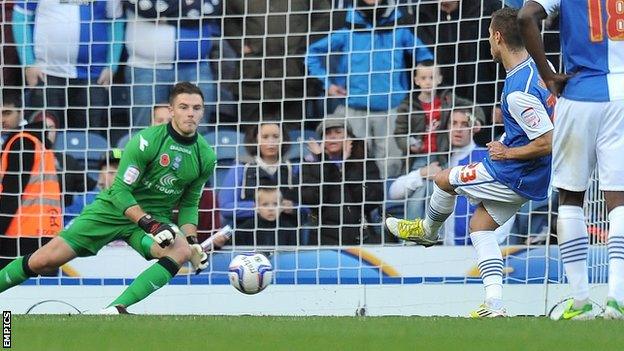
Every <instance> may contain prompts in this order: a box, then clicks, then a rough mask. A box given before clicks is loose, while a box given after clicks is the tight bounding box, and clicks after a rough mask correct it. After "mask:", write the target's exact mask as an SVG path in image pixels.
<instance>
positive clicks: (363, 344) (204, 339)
mask: <svg viewBox="0 0 624 351" xmlns="http://www.w3.org/2000/svg"><path fill="white" fill-rule="evenodd" d="M621 327H622V322H620V321H606V320H595V321H587V322H554V321H551V320H549V319H546V318H531V317H516V318H501V319H486V320H469V319H464V318H447V317H255V316H241V317H225V316H76V315H73V316H62V315H35V316H19V315H14V316H13V326H12V333H13V349H15V350H89V351H93V350H150V351H151V350H185V349H186V350H188V349H202V350H237V349H238V350H240V349H241V348H248V349H249V350H323V351H329V350H384V351H390V350H479V351H483V350H505V351H508V350H549V351H554V350H566V351H569V350H583V349H591V350H601V351H605V350H621V349H622V344H624V335H623V334H622V333H621V332H620V331H621Z"/></svg>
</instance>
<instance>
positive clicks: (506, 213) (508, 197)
mask: <svg viewBox="0 0 624 351" xmlns="http://www.w3.org/2000/svg"><path fill="white" fill-rule="evenodd" d="M449 182H450V183H451V185H452V186H453V187H454V188H455V192H456V193H457V194H459V195H463V196H465V197H467V198H468V201H470V202H471V203H472V204H474V205H476V204H479V203H482V204H483V207H485V210H486V211H487V212H488V213H489V214H490V216H492V219H494V221H495V222H496V223H498V224H499V225H503V224H504V223H505V222H507V220H509V218H511V217H513V215H515V214H516V212H518V209H519V208H520V207H521V206H522V205H524V203H525V202H527V201H528V200H527V199H526V198H524V197H523V196H520V195H518V194H516V193H515V192H514V191H513V190H511V189H509V188H508V187H507V186H506V185H504V184H502V183H499V182H498V181H496V180H495V179H494V178H493V177H492V175H491V174H490V173H489V172H488V171H487V169H485V166H484V165H483V163H481V162H478V163H471V164H469V165H467V166H457V167H453V168H451V172H450V174H449Z"/></svg>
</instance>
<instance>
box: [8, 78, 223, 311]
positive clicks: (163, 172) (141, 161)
mask: <svg viewBox="0 0 624 351" xmlns="http://www.w3.org/2000/svg"><path fill="white" fill-rule="evenodd" d="M169 105H170V106H169V111H170V113H171V114H172V121H171V122H170V123H169V124H165V125H160V126H155V127H150V128H147V129H145V130H143V131H141V132H140V133H138V134H137V135H136V136H134V137H133V138H132V139H131V140H130V141H129V142H128V144H127V145H126V147H125V149H124V152H123V155H122V157H121V161H120V164H119V172H118V174H117V177H116V178H115V181H114V183H113V185H112V186H111V187H110V188H109V189H108V190H106V191H103V192H102V193H100V195H98V197H97V199H96V200H95V201H94V202H93V203H92V204H91V205H89V206H87V207H85V209H84V211H83V212H82V213H81V214H80V216H79V217H78V218H76V220H75V221H74V222H73V223H72V225H71V226H70V227H69V228H67V229H65V230H64V231H62V232H61V233H60V234H59V236H58V237H56V238H54V239H52V240H51V241H50V242H49V243H47V244H46V245H44V246H42V247H41V248H40V249H39V250H37V251H36V252H35V253H33V254H32V255H26V256H23V257H19V258H17V259H15V260H14V261H12V262H11V263H10V264H8V265H7V266H6V267H5V268H4V269H2V270H1V271H0V293H1V292H3V291H5V290H7V289H9V288H11V287H13V286H15V285H18V284H21V283H22V282H24V281H25V280H26V279H28V278H29V277H35V276H37V275H39V274H43V273H49V272H54V271H56V270H57V269H58V267H60V266H61V265H63V264H65V263H66V262H68V261H70V260H72V259H74V258H75V257H85V256H92V255H95V254H97V252H98V251H99V250H100V249H101V248H102V247H103V246H104V245H106V244H108V243H109V242H111V241H113V240H118V239H121V240H124V241H126V242H127V243H128V245H130V246H131V247H132V248H133V249H134V250H136V251H137V252H138V253H139V254H140V255H142V256H143V257H144V258H145V259H147V260H150V259H158V261H157V262H156V263H155V264H153V265H152V266H151V267H149V268H148V269H146V270H145V271H144V272H143V273H141V274H140V275H139V276H138V277H137V278H136V279H135V280H134V281H133V282H132V284H130V286H128V288H127V289H126V290H125V291H124V292H123V293H122V294H121V295H120V296H119V297H118V298H117V299H115V300H114V301H113V302H112V303H111V304H110V305H109V306H108V307H107V308H106V309H104V310H102V313H109V314H117V313H127V311H126V308H127V307H128V306H130V305H133V304H135V303H137V302H139V301H141V300H143V299H144V298H146V297H147V296H148V295H150V294H151V293H153V292H154V291H156V290H157V289H159V288H161V287H162V286H164V285H165V284H167V283H168V282H169V280H171V278H172V277H173V276H175V275H176V273H177V272H178V270H179V269H180V266H181V265H182V264H184V263H186V262H187V261H189V260H190V261H191V263H192V264H193V268H195V269H196V270H202V269H205V268H206V267H207V265H208V263H207V262H208V257H207V255H206V253H204V252H203V250H202V249H201V247H200V245H199V244H198V243H197V220H198V204H199V198H200V194H201V191H202V188H203V186H204V184H205V183H206V181H207V180H208V178H209V177H210V175H211V174H212V172H213V170H214V167H215V164H216V155H215V153H214V151H213V150H212V148H211V147H210V146H209V145H208V143H207V142H206V141H205V139H204V138H201V137H198V134H197V128H198V126H199V122H200V120H201V119H202V117H203V114H204V98H203V95H202V92H201V90H200V89H199V88H198V87H197V86H195V85H193V84H191V83H188V82H182V83H178V84H176V85H175V86H174V87H173V88H172V91H171V94H170V96H169ZM175 207H177V208H178V210H179V214H178V225H179V227H178V225H175V224H174V223H172V221H171V217H172V211H173V209H174V208H175Z"/></svg>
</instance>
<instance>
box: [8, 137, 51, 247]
mask: <svg viewBox="0 0 624 351" xmlns="http://www.w3.org/2000/svg"><path fill="white" fill-rule="evenodd" d="M21 138H25V139H29V140H30V141H32V142H33V144H34V145H35V154H34V162H33V167H32V169H31V170H30V179H29V180H28V184H26V186H25V187H24V191H23V192H22V194H20V199H19V207H18V208H17V211H16V213H15V216H14V217H13V220H12V221H11V224H10V225H9V228H8V229H7V231H6V233H0V234H4V235H9V236H30V237H38V236H53V235H56V234H58V233H59V231H60V230H61V229H62V217H61V186H60V184H59V180H58V176H57V173H56V166H55V158H54V153H53V152H52V150H48V149H45V148H44V145H43V143H42V142H41V141H40V140H39V139H37V138H36V137H35V136H33V135H32V134H30V133H28V132H20V133H17V134H15V135H14V136H13V137H11V138H10V139H9V140H7V141H6V144H5V147H4V150H3V151H2V159H0V201H2V194H3V189H2V188H3V186H2V181H1V180H2V178H3V177H4V175H5V174H6V171H7V168H8V166H9V165H8V161H9V150H11V145H13V143H15V142H20V139H21Z"/></svg>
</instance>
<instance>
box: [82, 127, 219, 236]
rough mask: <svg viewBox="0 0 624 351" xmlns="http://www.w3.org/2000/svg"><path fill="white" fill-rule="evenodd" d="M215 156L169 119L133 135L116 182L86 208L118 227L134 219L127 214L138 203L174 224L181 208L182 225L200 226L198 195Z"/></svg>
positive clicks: (199, 139) (157, 216)
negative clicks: (174, 126) (179, 129)
mask: <svg viewBox="0 0 624 351" xmlns="http://www.w3.org/2000/svg"><path fill="white" fill-rule="evenodd" d="M216 159H217V158H216V154H215V152H214V151H213V150H212V148H211V147H210V146H209V145H208V143H207V142H206V140H205V139H204V138H202V137H198V135H197V134H195V135H194V136H193V137H184V136H182V135H180V134H179V133H177V132H176V131H175V129H173V127H172V126H171V123H169V124H166V125H160V126H155V127H150V128H147V129H145V130H143V131H141V132H139V133H138V134H137V135H135V136H134V137H133V138H132V139H130V141H129V142H128V144H127V145H126V147H125V149H124V152H123V154H122V157H121V160H120V163H119V169H118V172H117V176H116V178H115V181H114V182H113V185H112V186H111V187H110V188H109V189H107V190H105V191H102V192H101V193H100V194H99V195H98V197H97V198H96V200H95V201H94V202H93V203H92V204H91V205H90V206H88V207H87V208H85V211H84V212H88V213H89V214H92V215H96V216H97V217H98V218H101V221H102V225H107V224H108V225H110V224H113V225H114V224H129V223H131V221H130V219H128V218H127V217H126V216H125V215H124V213H125V211H126V209H128V208H129V207H131V206H134V205H137V204H138V205H139V206H141V208H142V209H143V210H144V211H145V212H147V213H149V214H151V215H152V216H153V217H154V218H156V219H157V220H159V221H163V222H171V220H172V212H173V210H174V209H175V208H177V209H178V210H179V214H178V221H177V222H178V225H179V226H182V225H184V224H189V223H190V224H194V225H197V220H198V212H199V208H198V206H199V199H200V197H201V193H202V189H203V187H204V184H205V183H206V182H207V181H208V178H209V177H210V176H211V175H212V173H213V171H214V168H215V165H216Z"/></svg>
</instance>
